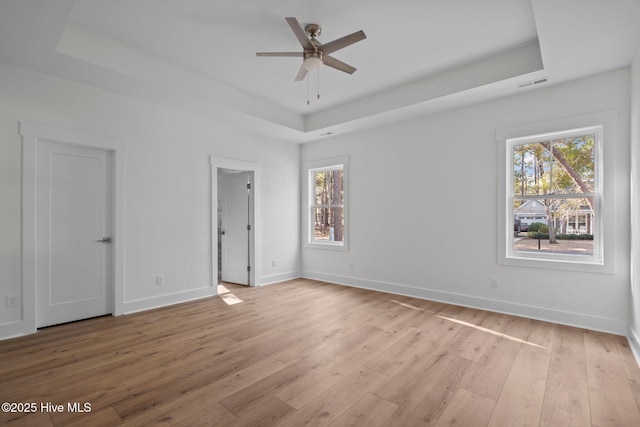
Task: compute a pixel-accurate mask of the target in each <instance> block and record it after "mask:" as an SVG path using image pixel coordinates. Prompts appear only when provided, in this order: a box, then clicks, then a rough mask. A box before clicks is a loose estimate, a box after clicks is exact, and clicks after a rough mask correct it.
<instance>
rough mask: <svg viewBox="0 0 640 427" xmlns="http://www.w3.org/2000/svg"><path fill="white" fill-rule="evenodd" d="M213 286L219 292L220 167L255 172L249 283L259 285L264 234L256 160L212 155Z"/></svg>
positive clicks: (258, 171)
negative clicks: (251, 264)
mask: <svg viewBox="0 0 640 427" xmlns="http://www.w3.org/2000/svg"><path fill="white" fill-rule="evenodd" d="M209 162H210V163H211V218H210V219H211V239H210V241H211V251H210V252H211V286H212V287H213V288H214V289H215V292H217V289H218V269H217V262H218V261H217V260H218V222H217V221H218V218H217V215H218V168H222V169H233V170H239V171H246V172H253V183H252V185H253V233H252V234H253V242H252V245H251V257H252V258H253V268H252V270H251V274H250V280H249V282H250V283H249V285H250V286H257V285H258V280H257V279H258V278H259V277H260V274H259V273H260V270H259V269H260V248H261V246H260V245H261V235H262V224H261V220H260V219H261V218H262V212H261V206H262V204H261V202H260V187H261V184H262V181H261V178H260V165H259V164H258V163H256V162H250V161H246V160H239V159H230V158H226V157H218V156H214V155H211V156H210V157H209Z"/></svg>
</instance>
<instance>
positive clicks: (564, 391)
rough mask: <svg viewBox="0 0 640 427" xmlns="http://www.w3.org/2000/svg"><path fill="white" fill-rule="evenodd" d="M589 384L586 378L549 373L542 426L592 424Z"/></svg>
mask: <svg viewBox="0 0 640 427" xmlns="http://www.w3.org/2000/svg"><path fill="white" fill-rule="evenodd" d="M590 425H591V411H590V405H589V384H588V383H587V381H586V380H582V379H579V378H575V377H572V376H570V375H562V374H556V373H552V372H551V373H549V375H548V377H547V385H546V390H545V395H544V402H543V404H542V415H541V418H540V427H554V426H575V427H580V426H590Z"/></svg>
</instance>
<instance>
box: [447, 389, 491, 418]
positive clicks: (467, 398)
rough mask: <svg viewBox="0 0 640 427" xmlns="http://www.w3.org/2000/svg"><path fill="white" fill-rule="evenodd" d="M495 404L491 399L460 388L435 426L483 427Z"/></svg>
mask: <svg viewBox="0 0 640 427" xmlns="http://www.w3.org/2000/svg"><path fill="white" fill-rule="evenodd" d="M495 405H496V401H495V400H493V399H490V398H488V397H485V396H481V395H479V394H476V393H473V392H471V391H468V390H465V389H463V388H460V389H458V391H457V393H456V394H455V395H454V396H453V400H452V401H451V403H450V404H449V405H448V406H447V409H446V410H445V411H444V413H443V414H442V416H441V417H440V419H438V422H437V423H436V427H484V426H486V425H487V423H488V422H489V418H490V417H491V413H492V412H493V408H494V407H495Z"/></svg>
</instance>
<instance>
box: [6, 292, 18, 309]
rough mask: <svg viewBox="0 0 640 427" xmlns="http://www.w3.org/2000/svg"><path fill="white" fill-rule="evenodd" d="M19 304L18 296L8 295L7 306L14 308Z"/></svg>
mask: <svg viewBox="0 0 640 427" xmlns="http://www.w3.org/2000/svg"><path fill="white" fill-rule="evenodd" d="M17 306H18V297H16V296H13V295H9V296H8V297H7V308H13V307H17Z"/></svg>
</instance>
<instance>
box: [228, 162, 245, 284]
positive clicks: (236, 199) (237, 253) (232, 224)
mask: <svg viewBox="0 0 640 427" xmlns="http://www.w3.org/2000/svg"><path fill="white" fill-rule="evenodd" d="M249 178H250V173H249V172H235V173H230V174H224V175H222V224H221V225H222V236H221V238H222V245H221V249H222V271H221V278H222V281H223V282H230V283H239V284H242V285H249V284H250V283H249V276H250V271H249V269H250V266H251V259H250V256H249V243H250V233H251V230H250V228H251V225H250V216H251V215H250V200H251V188H250V184H249V182H250V181H249ZM248 184H249V188H247V186H248Z"/></svg>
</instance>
